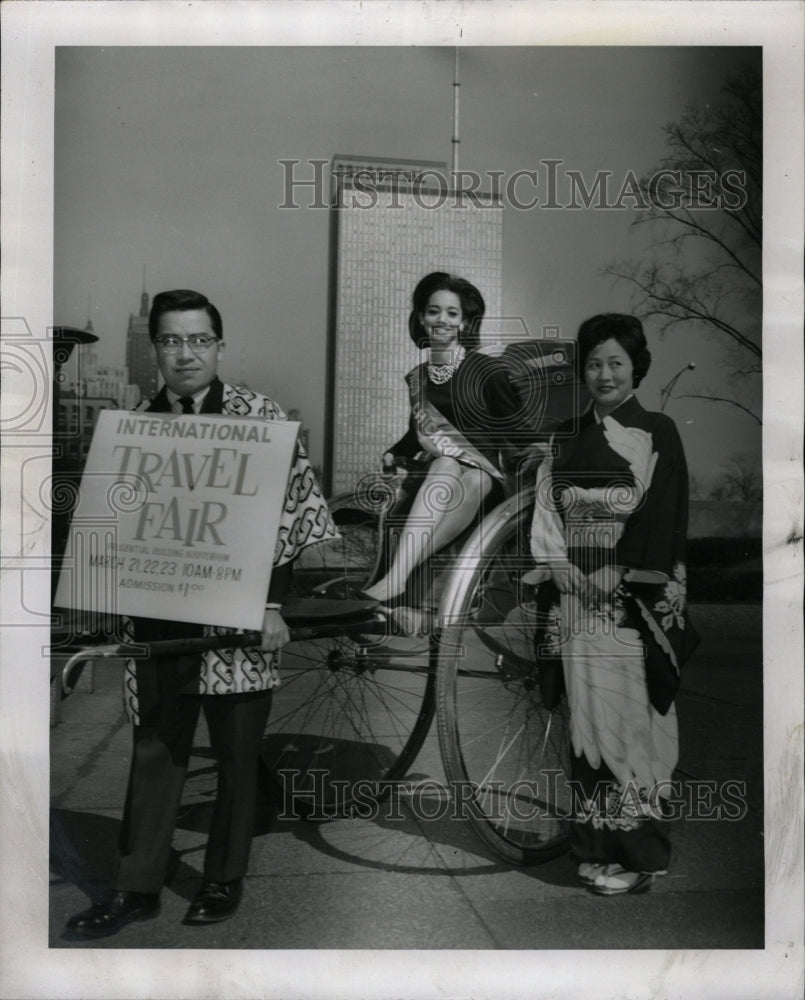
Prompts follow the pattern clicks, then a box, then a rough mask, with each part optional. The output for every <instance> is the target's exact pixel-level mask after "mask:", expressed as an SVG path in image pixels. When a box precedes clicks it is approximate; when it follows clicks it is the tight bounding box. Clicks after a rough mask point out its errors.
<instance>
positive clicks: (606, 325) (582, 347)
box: [578, 313, 651, 389]
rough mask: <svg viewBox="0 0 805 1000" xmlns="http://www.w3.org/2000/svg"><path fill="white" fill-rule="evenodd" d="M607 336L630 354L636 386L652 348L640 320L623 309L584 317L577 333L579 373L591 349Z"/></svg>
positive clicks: (635, 386)
mask: <svg viewBox="0 0 805 1000" xmlns="http://www.w3.org/2000/svg"><path fill="white" fill-rule="evenodd" d="M607 340H616V341H617V342H618V343H619V344H620V346H621V347H622V348H623V349H624V351H626V353H627V354H628V355H629V359H630V361H631V362H632V385H633V386H634V388H635V389H636V388H637V387H638V386H639V385H640V383H641V382H642V381H643V378H644V377H645V375H646V372H647V371H648V370H649V367H650V365H651V352H650V351H649V349H648V344H647V342H646V335H645V333H643V324H642V323H641V322H640V320H639V319H638V318H637V317H636V316H628V315H626V314H624V313H601V314H600V315H598V316H591V317H590V319H586V320H585V321H584V322H583V323H582V324H581V326H580V327H579V335H578V342H579V368H580V370H581V372H582V373H583V372H584V365H585V363H586V361H587V357H588V356H589V354H590V351H592V350H594V349H595V348H596V347H598V345H599V344H603V343H604V342H605V341H607Z"/></svg>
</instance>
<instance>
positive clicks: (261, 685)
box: [124, 379, 338, 725]
mask: <svg viewBox="0 0 805 1000" xmlns="http://www.w3.org/2000/svg"><path fill="white" fill-rule="evenodd" d="M140 409H145V410H147V411H148V412H152V413H160V412H162V413H165V412H168V411H169V410H170V403H169V402H168V398H167V394H166V392H165V389H164V387H163V389H162V390H161V391H160V392H159V393H158V394H157V395H156V396H155V398H154V399H153V400H152V402H151V403H150V404H145V405H141V407H140ZM201 411H202V413H227V414H231V415H232V416H238V417H264V418H265V419H266V420H285V419H287V418H286V416H285V414H284V413H283V411H282V409H281V408H280V407H279V406H278V405H277V403H275V402H274V401H273V400H272V399H269V398H268V396H261V395H259V394H258V393H255V392H252V390H251V389H248V388H247V387H246V386H245V385H237V386H232V385H227V384H225V383H224V382H221V381H220V380H219V379H215V380H214V381H213V383H212V385H211V386H210V390H209V392H208V393H207V396H206V397H205V399H204V402H203V404H202V410H201ZM337 537H338V532H337V530H336V527H335V524H334V522H333V519H332V516H331V515H330V511H329V509H328V507H327V504H326V502H325V500H324V497H323V496H322V493H321V490H320V488H319V485H318V483H317V482H316V477H315V475H314V473H313V469H312V468H311V465H310V462H309V461H308V458H307V455H306V454H305V450H304V448H303V447H302V444H301V443H297V448H296V453H295V456H294V461H293V464H292V466H291V471H290V474H289V476H288V485H287V487H286V491H285V505H284V507H283V510H282V515H281V517H280V525H279V530H278V533H277V542H276V547H275V549H274V566H275V567H278V566H283V565H285V564H286V563H289V562H291V561H293V560H294V559H295V558H296V557H297V556H298V555H299V553H300V552H301V551H302V550H303V549H305V548H306V547H307V546H309V545H314V544H316V543H317V542H322V541H326V540H328V539H333V538H337ZM124 628H125V630H126V632H127V638H128V640H129V641H137V639H138V635H137V631H138V630H136V629H135V627H134V624H133V623H132V622H131V620H126V621H125V622H124ZM182 628H184V627H183V626H182ZM186 631H187V633H188V634H196V635H199V634H203V635H228V634H232V633H234V632H235V631H237V630H236V629H232V628H226V627H222V626H218V625H204V626H203V632H202V630H201V627H198V628H197V629H196V630H195V631H194V627H193V626H188V627H187V629H186ZM139 638H140V641H142V637H139ZM197 659H198V660H199V661H200V663H199V667H198V670H197V671H196V672H194V674H195V676H194V679H193V683H192V686H191V687H189V688H188V691H189V692H194V693H198V694H239V693H244V692H250V691H265V690H267V689H269V688H273V687H276V686H277V685H278V684H279V676H278V674H277V671H276V669H275V667H274V657H273V656H272V655H271V654H270V653H263V652H261V651H260V650H259V649H255V648H253V647H252V648H248V649H217V650H212V651H210V652H206V653H204V654H203V655H202V656H201V657H198V658H197ZM135 665H136V661H135V660H128V661H127V662H126V671H125V686H124V697H125V702H126V709H127V712H128V714H129V717H130V718H131V720H132V722H134V724H135V725H136V724H137V723H138V722H139V721H140V717H141V714H142V711H141V709H142V708H143V706H142V705H141V698H142V697H143V693H142V692H139V691H138V688H137V672H136V669H135ZM146 697H147V695H146Z"/></svg>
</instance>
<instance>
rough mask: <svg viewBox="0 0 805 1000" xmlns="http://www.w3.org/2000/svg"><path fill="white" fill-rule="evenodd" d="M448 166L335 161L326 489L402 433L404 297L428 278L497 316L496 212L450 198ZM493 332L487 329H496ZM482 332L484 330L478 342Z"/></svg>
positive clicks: (415, 358) (407, 356) (484, 198)
mask: <svg viewBox="0 0 805 1000" xmlns="http://www.w3.org/2000/svg"><path fill="white" fill-rule="evenodd" d="M445 177H446V164H441V163H431V162H414V161H390V160H383V159H377V158H366V157H342V156H339V157H335V158H334V160H333V164H332V184H333V190H332V206H333V207H332V213H331V237H330V253H331V258H330V259H331V270H330V310H329V313H330V329H329V344H328V361H329V364H328V375H329V384H328V405H327V414H328V421H327V424H328V427H329V432H328V439H327V441H326V450H325V468H324V478H325V484H326V487H327V488H328V491H329V492H330V493H331V494H336V493H339V492H342V491H346V490H350V489H352V488H353V487H354V486H355V484H356V483H357V482H358V481H359V480H360V479H361V477H362V476H364V475H366V474H367V473H371V472H376V471H377V469H378V468H379V466H380V460H381V455H382V454H383V452H384V451H385V450H386V449H387V448H388V447H389V445H391V444H393V443H394V442H395V441H397V440H398V439H399V438H400V437H402V435H403V434H404V433H405V431H406V430H407V428H408V416H409V402H408V390H407V388H406V385H405V381H404V379H405V374H406V372H408V371H409V370H410V369H411V368H413V367H414V366H415V365H416V364H417V363H418V362H419V361H420V360H421V359H422V355H421V354H420V352H419V351H417V349H416V348H415V347H414V345H413V343H412V342H411V340H410V338H409V336H408V315H409V312H410V310H411V294H412V292H413V290H414V286H415V285H416V283H417V282H418V281H419V279H420V278H422V277H424V275H426V274H428V273H429V272H431V271H449V272H451V273H454V274H459V275H461V276H462V277H464V278H467V279H469V280H470V281H471V282H473V284H475V285H477V286H478V288H479V289H480V291H481V293H482V295H483V296H484V299H485V301H486V316H487V317H496V316H497V317H499V316H501V298H502V282H503V209H502V206H501V205H500V203H499V201H497V200H496V199H494V198H493V197H492V196H490V195H481V194H475V195H473V197H472V198H468V197H461V198H459V197H456V196H455V195H453V193H452V192H450V191H449V190H448V188H447V185H446V182H445V181H444V178H445ZM492 325H494V324H492ZM483 332H484V328H482V334H483Z"/></svg>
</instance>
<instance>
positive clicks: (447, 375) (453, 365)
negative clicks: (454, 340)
mask: <svg viewBox="0 0 805 1000" xmlns="http://www.w3.org/2000/svg"><path fill="white" fill-rule="evenodd" d="M466 353H467V351H466V350H465V348H464V347H459V349H458V350H457V351H456V352H455V354H454V355H453V358H452V360H451V361H448V362H447V364H444V365H432V364H431V363H430V362H428V378H429V379H430V380H431V382H433V383H435V384H436V385H444V383H445V382H449V381H450V379H451V378H452V377H453V376H454V375H455V373H456V369H457V368H458V366H459V365H460V364H461V362H462V361H463V360H464V357H465V355H466Z"/></svg>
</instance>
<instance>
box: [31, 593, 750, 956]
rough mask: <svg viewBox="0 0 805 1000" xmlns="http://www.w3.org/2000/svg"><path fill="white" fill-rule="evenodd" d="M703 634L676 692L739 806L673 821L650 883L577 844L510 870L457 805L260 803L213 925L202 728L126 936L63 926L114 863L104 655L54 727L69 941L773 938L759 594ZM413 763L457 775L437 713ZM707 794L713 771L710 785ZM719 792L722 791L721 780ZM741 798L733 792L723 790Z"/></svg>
mask: <svg viewBox="0 0 805 1000" xmlns="http://www.w3.org/2000/svg"><path fill="white" fill-rule="evenodd" d="M692 610H693V614H694V616H695V621H696V623H697V625H698V627H699V629H700V631H701V632H702V637H703V641H702V645H701V647H700V648H699V650H698V652H697V653H696V655H695V657H694V659H693V660H692V661H691V663H690V664H689V665H688V667H687V668H686V670H685V673H684V680H683V686H682V691H681V694H680V697H679V701H678V710H679V717H680V729H681V759H680V764H679V777H680V778H682V779H684V780H685V781H686V782H687V783H688V785H687V787H690V788H692V787H693V783H694V782H697V781H699V782H701V781H711V782H715V783H716V785H717V788H718V789H721V788H722V786H723V783H724V782H725V781H732V782H742V783H745V789H746V793H745V796H741V798H742V800H743V801H745V803H746V810H745V814H744V815H743V816H742V817H741V818H740V819H738V820H732V821H730V820H725V819H722V820H721V821H718V822H716V821H712V820H711V821H704V820H698V821H694V820H680V821H678V822H675V823H674V824H673V832H672V836H673V842H674V848H675V857H674V861H673V866H672V869H671V871H670V872H669V874H668V875H667V876H666V877H665V878H663V879H660V880H659V881H658V882H657V884H656V885H655V887H654V889H653V890H652V891H651V892H650V893H648V894H646V895H642V896H623V897H618V898H614V899H602V898H600V897H597V896H594V895H592V894H590V893H589V892H586V891H584V890H582V889H580V888H579V887H578V886H577V885H576V883H575V881H574V871H573V868H572V866H571V864H570V862H569V860H568V859H567V857H560V858H557V859H554V860H552V861H550V862H547V863H545V864H543V865H540V866H538V867H532V868H523V869H517V868H511V867H508V866H506V865H503V864H501V863H499V862H497V861H495V860H493V859H492V858H490V857H489V856H488V855H487V854H486V853H485V850H484V848H483V847H482V846H481V845H480V843H479V842H478V841H476V839H475V837H474V835H473V834H472V832H471V830H469V829H468V828H467V827H466V825H465V824H464V823H463V822H461V821H459V820H450V819H443V820H433V821H430V822H428V821H423V820H420V819H417V818H415V817H414V815H413V814H412V812H411V811H410V809H407V808H406V807H405V805H404V803H403V809H402V818H400V819H384V818H380V819H378V820H374V821H366V820H357V819H343V820H334V821H332V822H329V823H324V824H314V823H306V822H303V821H291V822H285V821H283V822H280V821H278V819H277V813H276V810H275V809H274V808H273V807H271V806H270V804H268V803H267V802H263V803H262V807H261V812H260V816H259V821H258V831H257V836H256V838H255V841H254V847H253V854H252V864H251V870H250V873H249V877H248V879H247V883H246V891H245V897H244V902H243V904H242V907H241V910H240V911H239V912H238V914H237V916H236V917H235V918H234V919H232V920H230V921H228V922H226V923H223V924H218V925H212V926H209V927H201V928H198V927H185V926H183V925H182V923H181V919H182V916H183V914H184V911H185V909H186V907H187V904H188V902H189V901H190V899H191V898H192V897H193V895H194V893H195V891H196V889H197V887H198V884H199V879H200V864H201V857H202V850H203V844H204V829H205V823H206V822H207V821H208V817H209V802H210V797H211V789H212V772H211V767H210V764H211V761H210V760H209V756H208V745H207V742H206V733H205V732H204V730H203V728H200V729H199V732H198V734H197V740H196V753H197V756H196V757H195V758H194V760H193V763H192V771H191V775H190V778H189V780H188V783H187V786H186V794H185V800H184V806H183V812H182V815H181V818H180V821H179V827H178V830H177V834H176V838H175V848H176V851H177V855H176V866H175V870H174V871H173V874H172V878H171V881H170V884H169V885H168V886H167V887H166V889H165V891H164V892H163V908H162V913H161V915H160V917H159V918H158V919H156V920H152V921H148V922H146V923H140V924H133V925H130V926H129V927H127V928H125V929H124V930H123V931H122V932H121V933H120V934H118V935H117V936H115V937H114V938H111V939H106V940H101V941H96V942H92V943H91V944H85V943H82V942H73V941H66V940H64V939H63V938H62V937H61V933H62V928H63V926H64V922H65V920H66V919H67V917H68V916H69V915H70V914H72V913H73V912H75V911H76V910H78V909H81V908H83V907H84V906H85V905H87V903H88V898H91V897H93V896H96V895H98V894H99V893H100V892H101V891H102V890H103V887H104V883H105V881H106V879H108V877H109V875H110V872H111V868H112V863H113V857H114V850H115V842H116V837H117V833H118V829H119V820H120V814H121V806H122V799H123V793H124V787H125V778H126V773H127V767H128V754H129V741H130V732H129V727H128V724H127V723H126V720H125V717H124V716H123V714H122V709H121V703H120V698H119V683H120V675H119V668H117V667H115V666H110V665H108V664H107V665H99V666H98V667H97V668H96V670H95V690H94V691H93V692H90V691H88V690H87V689H86V687H84V688H81V687H80V688H79V689H78V690H76V692H75V693H74V694H73V695H71V696H70V698H68V699H67V700H66V701H64V702H63V703H62V706H61V721H60V722H59V724H58V725H56V726H54V728H53V729H52V730H51V734H52V740H51V768H52V770H51V790H52V828H51V854H52V876H51V884H50V930H49V942H50V946H51V947H54V948H71V949H75V948H79V949H80V948H86V947H92V948H124V949H126V948H205V949H208V948H223V949H227V948H231V949H235V948H237V949H274V948H277V949H297V948H305V949H311V948H316V949H354V948H369V949H402V948H412V949H548V948H550V949H588V948H598V949H612V948H655V949H668V948H679V949H721V948H733V949H751V948H762V947H763V943H764V910H763V906H764V895H763V887H764V870H763V816H762V807H763V763H762V752H763V742H762V691H763V688H762V666H761V609H760V607H759V606H754V605H743V606H737V605H736V606H732V607H727V606H723V607H715V606H711V607H700V608H694V609H692ZM412 774H413V775H415V776H420V777H431V778H434V779H436V780H437V781H443V780H444V772H443V770H442V766H441V762H440V759H439V752H438V746H437V741H436V733H435V725H434V729H433V731H432V733H431V735H430V736H429V738H428V740H427V742H426V744H425V746H424V747H423V749H422V751H421V753H420V755H419V757H418V759H417V761H416V762H415V764H414V767H413V769H412ZM698 787H699V788H703V789H704V791H703V792H702V793H701V794H704V795H706V794H707V791H706V788H704V786H702V785H699V786H698ZM713 801H714V802H715V803H721V804H722V805H724V804H725V800H724V799H723V796H721V794H720V792H718V791H717V792H716V796H715V798H714V800H713ZM726 804H727V805H728V807H729V808H733V807H732V806H731V805H730V803H726Z"/></svg>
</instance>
